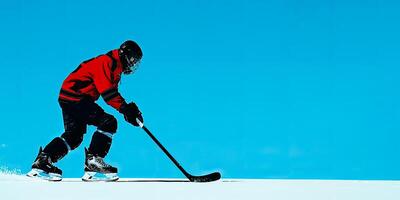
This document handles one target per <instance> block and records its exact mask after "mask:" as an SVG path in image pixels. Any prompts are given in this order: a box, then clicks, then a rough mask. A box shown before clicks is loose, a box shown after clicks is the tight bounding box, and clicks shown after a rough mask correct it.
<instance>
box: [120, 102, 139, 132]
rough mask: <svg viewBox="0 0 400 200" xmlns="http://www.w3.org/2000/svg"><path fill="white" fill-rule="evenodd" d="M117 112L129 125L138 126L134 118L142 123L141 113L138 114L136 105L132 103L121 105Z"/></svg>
mask: <svg viewBox="0 0 400 200" xmlns="http://www.w3.org/2000/svg"><path fill="white" fill-rule="evenodd" d="M119 112H121V113H122V114H123V115H124V118H125V120H126V121H127V122H129V123H131V124H132V125H134V126H139V124H138V123H137V122H136V118H138V119H139V120H140V121H141V122H142V123H143V117H142V113H141V112H140V110H139V108H138V107H137V105H136V104H135V103H133V102H131V103H128V104H123V105H122V106H121V108H120V109H119Z"/></svg>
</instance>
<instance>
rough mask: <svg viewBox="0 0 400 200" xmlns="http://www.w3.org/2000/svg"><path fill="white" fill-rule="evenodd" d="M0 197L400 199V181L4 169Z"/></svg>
mask: <svg viewBox="0 0 400 200" xmlns="http://www.w3.org/2000/svg"><path fill="white" fill-rule="evenodd" d="M0 199H2V200H8V199H10V200H11V199H12V200H15V199H29V200H33V199H38V200H39V199H40V200H50V199H51V200H54V199H56V200H61V199H68V200H77V199H85V200H88V199H94V200H101V199H107V200H117V199H135V200H142V199H146V200H147V199H162V200H179V199H182V200H189V199H202V200H204V199H218V200H221V199H229V200H237V199H243V200H253V199H262V200H267V199H268V200H289V199H290V200H293V199H301V200H313V199H318V200H328V199H335V200H336V199H338V200H339V199H340V200H358V199H359V200H398V199H400V181H339V180H265V179H246V180H245V179H229V180H228V179H225V180H220V181H217V182H211V183H190V182H186V180H185V179H131V178H129V179H124V178H123V179H121V180H120V182H108V183H107V182H97V183H87V182H81V181H80V179H71V178H66V179H63V181H62V182H47V181H42V180H35V179H31V178H28V177H25V176H23V175H15V174H4V173H3V174H0Z"/></svg>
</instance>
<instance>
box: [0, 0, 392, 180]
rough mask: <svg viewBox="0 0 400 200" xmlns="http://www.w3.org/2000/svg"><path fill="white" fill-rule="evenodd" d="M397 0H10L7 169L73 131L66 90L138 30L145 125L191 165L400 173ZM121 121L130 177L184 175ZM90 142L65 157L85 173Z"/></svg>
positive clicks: (123, 167)
mask: <svg viewBox="0 0 400 200" xmlns="http://www.w3.org/2000/svg"><path fill="white" fill-rule="evenodd" d="M399 9H400V5H399V2H398V1H385V0H384V1H382V0H346V1H344V0H339V1H334V0H331V1H316V0H315V1H301V0H284V1H282V0H279V1H278V0H276V1H257V0H254V1H244V0H242V1H238V0H232V1H211V0H203V1H200V0H199V1H194V0H191V1H183V0H182V1H176V0H173V1H157V0H150V1H128V0H126V1H122V0H115V1H98V0H90V1H85V2H81V1H51V0H47V1H43V0H35V1H22V0H18V1H3V2H2V3H1V6H0V24H1V28H0V30H1V31H0V69H1V75H0V77H1V78H0V91H1V92H0V99H1V100H0V101H1V104H0V113H1V114H0V124H1V128H0V166H2V167H3V168H4V167H6V168H9V169H18V170H21V172H26V171H28V170H29V168H30V165H31V163H32V161H33V159H34V158H35V156H36V154H37V150H38V148H39V146H40V145H46V144H47V143H48V142H49V141H50V140H51V139H52V138H54V137H56V136H59V135H60V134H61V133H62V132H63V124H62V116H61V110H60V108H59V106H58V103H57V98H58V92H59V89H60V86H61V83H62V81H63V80H64V78H65V77H66V76H67V75H68V74H69V73H70V72H71V71H73V70H74V69H75V68H76V66H77V65H78V64H79V63H80V62H81V61H83V60H86V59H89V58H91V57H94V56H97V55H99V54H103V53H106V52H107V51H109V50H111V49H115V48H118V47H119V45H120V44H121V43H122V42H123V41H124V40H126V39H133V40H136V41H137V42H138V43H139V44H140V45H141V46H142V48H143V51H144V58H143V60H142V64H141V66H140V68H139V70H138V71H137V72H136V73H135V74H134V75H131V76H125V77H123V78H122V83H121V85H120V92H121V93H122V94H123V96H124V97H125V98H126V99H127V100H133V101H135V102H136V103H137V104H138V105H139V106H140V108H141V110H142V112H143V113H144V118H145V124H146V125H147V126H148V127H149V129H150V130H152V131H153V133H154V134H155V135H156V137H157V138H159V140H160V141H161V142H162V143H163V144H164V145H165V146H166V147H167V149H168V150H169V151H170V152H171V153H172V154H173V155H174V156H175V157H176V159H177V160H178V161H180V162H181V163H182V165H183V166H184V167H185V168H186V169H187V170H188V171H189V172H191V173H193V174H201V173H206V172H212V171H214V170H219V171H221V172H222V174H223V176H224V177H226V178H319V179H400V170H399V169H400V161H399V153H400V152H399V151H400V146H399V140H400V134H399V133H400V125H399V120H400V117H399V113H400V95H399V90H398V89H399V85H400V81H399V73H400V70H399V64H400V59H399V55H400V47H399V46H400V39H399V38H400V37H399V35H400V29H399V25H398V22H399V20H400V12H398V11H399ZM98 102H99V104H100V105H102V106H103V107H104V108H105V110H106V111H107V112H109V113H111V114H113V115H115V116H116V117H117V119H118V121H119V131H118V133H117V135H116V136H115V138H114V142H113V146H112V149H111V152H110V154H109V156H108V157H107V160H108V161H109V162H110V163H112V164H114V165H116V166H118V167H119V170H120V175H121V176H122V177H182V175H181V173H180V172H179V171H178V170H177V169H176V167H175V166H174V165H173V164H172V163H171V162H170V161H169V160H168V158H167V157H166V156H164V155H163V153H162V152H161V151H160V150H159V149H158V147H157V146H155V144H154V143H153V142H152V141H151V140H150V138H148V136H147V135H146V134H145V133H144V132H143V131H142V130H140V129H139V128H133V127H132V126H130V125H128V124H127V123H125V122H124V120H123V117H122V116H120V114H119V113H117V112H116V111H114V110H113V109H112V108H111V107H109V106H108V105H106V104H105V103H104V102H103V100H99V101H98ZM94 130H95V129H94V128H93V127H91V128H89V129H88V133H87V134H86V137H85V140H84V142H83V144H82V145H81V146H80V147H79V148H78V149H77V150H75V151H73V152H71V153H70V154H69V155H67V157H65V159H63V160H62V161H60V162H59V163H57V165H58V166H59V167H61V168H62V169H63V171H64V175H65V176H66V177H78V176H81V175H82V173H83V156H84V155H83V154H84V153H83V148H84V147H85V146H88V143H89V142H90V139H91V135H92V132H93V131H94Z"/></svg>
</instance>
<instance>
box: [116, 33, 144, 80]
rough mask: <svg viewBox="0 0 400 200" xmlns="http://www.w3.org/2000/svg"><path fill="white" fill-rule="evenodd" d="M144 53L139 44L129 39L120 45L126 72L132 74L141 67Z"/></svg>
mask: <svg viewBox="0 0 400 200" xmlns="http://www.w3.org/2000/svg"><path fill="white" fill-rule="evenodd" d="M142 56H143V53H142V49H140V47H139V45H138V44H137V43H136V42H134V41H132V40H128V41H125V42H124V43H122V44H121V46H120V47H119V58H120V59H121V62H122V66H123V72H124V74H131V73H133V72H135V70H136V69H137V68H138V67H139V64H140V60H141V59H142Z"/></svg>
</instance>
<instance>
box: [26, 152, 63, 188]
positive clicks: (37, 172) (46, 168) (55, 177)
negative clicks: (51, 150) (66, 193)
mask: <svg viewBox="0 0 400 200" xmlns="http://www.w3.org/2000/svg"><path fill="white" fill-rule="evenodd" d="M26 175H27V176H29V177H32V178H39V179H43V180H49V181H61V179H62V171H61V170H60V169H59V168H57V167H56V166H54V165H53V163H52V162H51V159H50V156H49V155H48V154H46V153H45V152H43V150H42V147H40V149H39V153H38V155H37V157H36V159H35V161H34V162H33V164H32V170H31V171H30V172H28V173H27V174H26Z"/></svg>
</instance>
